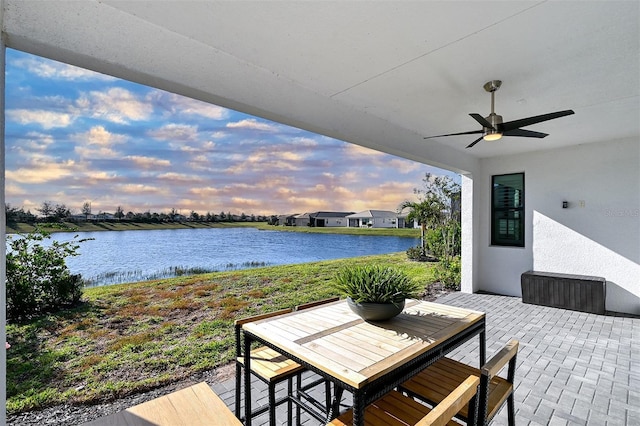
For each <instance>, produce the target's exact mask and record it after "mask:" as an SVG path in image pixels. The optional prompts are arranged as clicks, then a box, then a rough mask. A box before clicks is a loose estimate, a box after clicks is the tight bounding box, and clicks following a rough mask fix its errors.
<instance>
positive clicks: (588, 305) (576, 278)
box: [520, 271, 607, 315]
mask: <svg viewBox="0 0 640 426" xmlns="http://www.w3.org/2000/svg"><path fill="white" fill-rule="evenodd" d="M520 282H521V285H522V301H523V302H524V303H530V304H533V305H542V306H550V307H552V308H563V309H570V310H572V311H580V312H590V313H594V314H601V315H604V313H605V294H606V282H607V280H605V279H604V278H602V277H589V276H585V275H571V274H559V273H555V272H540V271H527V272H525V273H524V274H522V276H521V277H520Z"/></svg>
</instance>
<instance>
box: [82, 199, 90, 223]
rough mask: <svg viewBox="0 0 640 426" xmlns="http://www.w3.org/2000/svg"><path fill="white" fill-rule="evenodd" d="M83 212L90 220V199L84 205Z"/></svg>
mask: <svg viewBox="0 0 640 426" xmlns="http://www.w3.org/2000/svg"><path fill="white" fill-rule="evenodd" d="M82 214H83V215H84V217H85V219H87V220H89V216H91V202H90V201H86V202H85V203H84V204H83V205H82Z"/></svg>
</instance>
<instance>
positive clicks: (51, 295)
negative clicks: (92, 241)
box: [6, 228, 84, 321]
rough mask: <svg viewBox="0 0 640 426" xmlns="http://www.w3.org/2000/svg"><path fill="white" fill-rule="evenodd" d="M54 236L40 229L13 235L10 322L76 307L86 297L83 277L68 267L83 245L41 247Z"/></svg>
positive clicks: (9, 267)
mask: <svg viewBox="0 0 640 426" xmlns="http://www.w3.org/2000/svg"><path fill="white" fill-rule="evenodd" d="M48 238H51V236H50V234H49V233H47V232H45V231H42V230H40V229H38V228H36V230H34V231H33V232H31V233H29V234H24V235H19V236H18V237H17V238H15V237H12V236H9V237H7V241H8V243H9V250H8V252H7V269H6V271H7V284H6V286H7V319H8V320H9V321H20V320H25V319H28V318H31V317H33V316H35V315H39V314H41V313H44V312H51V311H55V310H58V309H60V308H63V307H67V306H73V305H75V304H77V303H78V302H79V301H80V297H81V296H82V287H83V281H82V277H81V276H80V275H74V274H71V272H70V271H69V268H67V265H66V264H65V259H66V258H67V257H68V256H77V254H78V253H77V250H78V248H79V247H80V246H79V243H80V242H82V241H84V240H78V239H77V238H78V236H77V235H76V236H75V237H74V239H73V241H67V242H58V241H53V242H52V243H51V244H50V245H48V246H43V245H42V244H41V242H42V241H44V240H45V239H48Z"/></svg>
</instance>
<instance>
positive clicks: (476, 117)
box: [469, 112, 496, 130]
mask: <svg viewBox="0 0 640 426" xmlns="http://www.w3.org/2000/svg"><path fill="white" fill-rule="evenodd" d="M469 115H470V116H471V117H473V118H474V120H476V121H477V122H478V123H480V124H481V125H482V127H486V128H488V129H493V130H496V128H495V127H493V125H492V124H491V123H489V122H488V121H487V119H486V118H484V117H483V116H481V115H480V114H476V113H475V112H474V113H471V114H469Z"/></svg>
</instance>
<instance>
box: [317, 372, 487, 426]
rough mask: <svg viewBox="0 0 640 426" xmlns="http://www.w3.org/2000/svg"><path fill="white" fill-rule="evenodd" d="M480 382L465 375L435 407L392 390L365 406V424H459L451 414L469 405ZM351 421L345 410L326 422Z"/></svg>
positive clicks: (338, 425)
mask: <svg viewBox="0 0 640 426" xmlns="http://www.w3.org/2000/svg"><path fill="white" fill-rule="evenodd" d="M479 383H480V379H479V378H478V376H470V377H467V378H466V379H465V380H463V381H462V383H461V384H459V386H458V387H456V388H455V389H453V391H452V392H451V393H450V394H449V395H447V397H446V398H444V399H443V401H442V402H441V403H440V404H438V405H437V406H436V407H434V408H429V407H427V406H426V405H424V404H421V403H419V402H418V401H415V400H414V399H412V398H409V397H407V396H404V395H402V394H401V393H400V392H398V391H391V392H390V393H388V394H386V395H385V396H383V397H382V398H380V399H378V400H377V401H375V402H374V403H373V404H370V405H368V406H367V407H366V408H365V412H364V423H365V425H367V426H389V425H420V426H427V425H438V426H440V425H450V426H460V424H459V423H456V422H455V421H453V420H451V418H452V417H453V416H454V414H455V413H457V412H458V411H459V410H460V408H461V407H462V406H469V402H470V401H471V400H472V399H474V397H475V396H476V391H477V389H478V385H479ZM471 406H472V407H475V403H473V404H471ZM352 424H353V411H352V410H349V411H347V412H346V413H344V414H342V415H341V416H339V417H338V418H336V419H334V420H332V421H331V422H330V423H329V425H331V426H350V425H352Z"/></svg>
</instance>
